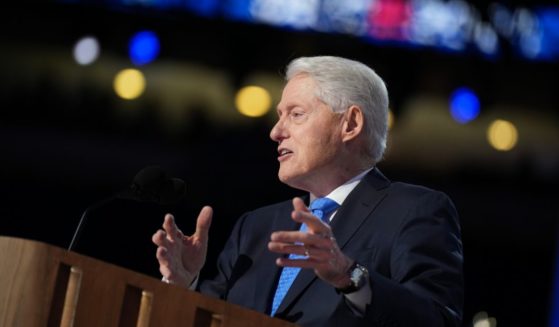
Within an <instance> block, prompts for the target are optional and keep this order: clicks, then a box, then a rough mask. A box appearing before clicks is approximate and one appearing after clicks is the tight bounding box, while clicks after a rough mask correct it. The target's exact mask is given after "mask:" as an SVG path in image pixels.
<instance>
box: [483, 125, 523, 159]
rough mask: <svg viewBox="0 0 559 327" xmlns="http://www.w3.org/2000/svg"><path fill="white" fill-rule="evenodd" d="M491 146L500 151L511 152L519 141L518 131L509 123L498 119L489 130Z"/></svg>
mask: <svg viewBox="0 0 559 327" xmlns="http://www.w3.org/2000/svg"><path fill="white" fill-rule="evenodd" d="M487 140H488V141H489V144H490V145H491V146H492V147H493V148H495V149H496V150H498V151H509V150H511V149H512V148H514V146H515V145H516V143H517V141H518V131H517V129H516V127H515V126H514V125H513V124H512V123H511V122H509V121H506V120H502V119H497V120H495V121H494V122H492V123H491V125H490V126H489V128H488V129H487Z"/></svg>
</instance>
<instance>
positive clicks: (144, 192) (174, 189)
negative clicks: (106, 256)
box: [68, 166, 186, 251]
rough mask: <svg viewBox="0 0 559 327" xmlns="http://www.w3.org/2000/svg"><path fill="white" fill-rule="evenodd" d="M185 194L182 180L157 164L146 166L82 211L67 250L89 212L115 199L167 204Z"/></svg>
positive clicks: (74, 242)
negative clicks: (125, 185)
mask: <svg viewBox="0 0 559 327" xmlns="http://www.w3.org/2000/svg"><path fill="white" fill-rule="evenodd" d="M185 194H186V185H185V183H184V181H182V180H181V179H178V178H172V177H169V176H168V175H167V173H166V172H165V171H164V170H163V169H161V167H159V166H149V167H146V168H144V169H142V170H140V172H138V173H137V174H136V176H135V177H134V180H133V181H132V185H130V187H129V188H128V189H126V190H124V191H121V192H119V193H117V194H115V195H113V196H111V197H109V198H107V199H104V200H101V201H99V202H97V203H95V204H93V205H90V206H89V207H87V209H85V210H84V212H83V213H82V216H81V218H80V221H79V223H78V227H77V228H76V231H75V232H74V236H73V237H72V241H71V242H70V245H69V246H68V251H72V249H73V248H74V247H75V245H76V243H77V241H78V239H79V237H80V234H81V231H82V230H83V226H84V224H85V222H86V220H87V217H88V215H89V213H90V212H91V211H93V210H95V209H97V208H99V207H102V206H104V205H106V204H107V203H109V202H111V201H113V200H115V199H128V200H135V201H140V202H153V203H157V204H160V205H169V204H174V203H177V202H179V201H180V200H181V199H182V198H183V197H184V195H185Z"/></svg>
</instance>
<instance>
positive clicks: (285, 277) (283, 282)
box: [270, 198, 340, 316]
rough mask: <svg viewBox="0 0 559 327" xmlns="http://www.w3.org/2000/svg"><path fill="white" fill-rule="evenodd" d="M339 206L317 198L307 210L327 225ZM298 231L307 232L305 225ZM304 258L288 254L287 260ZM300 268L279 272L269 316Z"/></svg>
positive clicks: (273, 313)
mask: <svg viewBox="0 0 559 327" xmlns="http://www.w3.org/2000/svg"><path fill="white" fill-rule="evenodd" d="M339 206H340V205H339V204H337V203H336V201H334V200H331V199H329V198H318V199H316V200H314V201H313V202H312V203H311V205H310V207H309V209H310V210H311V212H312V213H313V215H315V216H317V217H318V218H320V219H322V220H323V221H325V222H326V223H328V221H327V218H328V216H329V214H330V213H331V212H333V211H334V210H336V209H337V208H338V207H339ZM299 230H300V231H302V232H304V231H306V230H307V225H305V224H302V225H301V228H300V229H299ZM304 258H306V257H305V256H304V255H298V254H290V255H289V259H304ZM299 270H301V268H299V267H284V268H283V270H282V271H281V275H280V278H279V281H278V287H277V288H276V293H275V295H274V301H273V302H272V311H271V312H270V316H274V315H275V313H276V310H277V309H278V307H279V306H280V303H281V301H282V300H283V298H284V297H285V294H287V291H288V290H289V288H290V287H291V284H293V281H294V280H295V277H297V274H298V273H299Z"/></svg>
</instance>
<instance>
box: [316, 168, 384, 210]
mask: <svg viewBox="0 0 559 327" xmlns="http://www.w3.org/2000/svg"><path fill="white" fill-rule="evenodd" d="M373 168H375V167H374V166H373V167H371V168H369V169H367V170H365V171H363V172H361V173H360V174H358V175H357V176H355V177H353V178H351V179H350V180H348V181H347V182H345V183H344V184H342V185H340V186H338V187H337V188H335V189H334V190H333V191H332V192H330V193H329V194H328V195H326V197H327V198H329V199H332V200H334V201H336V203H338V204H339V205H342V203H344V201H345V199H346V198H347V196H348V195H349V193H351V191H353V189H354V188H355V187H356V186H357V184H359V182H361V180H362V179H363V177H365V175H367V174H368V173H369V172H370V171H371V170H373ZM314 199H315V197H314V196H313V195H312V194H311V201H312V200H314Z"/></svg>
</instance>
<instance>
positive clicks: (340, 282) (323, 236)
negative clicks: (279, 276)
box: [268, 198, 353, 288]
mask: <svg viewBox="0 0 559 327" xmlns="http://www.w3.org/2000/svg"><path fill="white" fill-rule="evenodd" d="M291 218H292V219H293V220H295V221H296V222H299V223H304V224H306V225H307V231H306V232H301V231H278V232H274V233H272V236H271V239H270V242H269V243H268V248H269V249H270V251H272V252H276V253H280V254H299V255H304V256H306V257H307V259H290V258H288V257H287V256H286V257H280V258H278V259H277V260H276V264H277V265H279V266H282V267H301V268H310V269H313V270H314V272H315V274H316V275H317V276H318V277H319V278H320V279H322V280H324V281H325V282H327V283H329V284H331V285H332V286H334V287H336V288H343V287H346V286H347V285H348V284H349V277H348V276H347V274H346V272H347V270H348V269H349V267H350V266H351V265H352V264H353V260H352V259H350V258H349V257H347V256H346V255H345V254H343V252H342V251H341V250H340V247H339V246H338V243H337V242H336V239H335V238H334V237H333V235H332V230H331V229H330V226H329V225H328V224H326V223H324V222H322V221H321V220H320V219H319V218H317V217H315V216H314V215H313V214H312V213H311V212H310V211H309V209H308V208H307V207H306V206H305V203H304V202H303V200H301V199H300V198H294V199H293V212H292V213H291Z"/></svg>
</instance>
